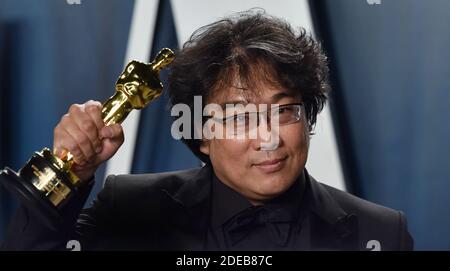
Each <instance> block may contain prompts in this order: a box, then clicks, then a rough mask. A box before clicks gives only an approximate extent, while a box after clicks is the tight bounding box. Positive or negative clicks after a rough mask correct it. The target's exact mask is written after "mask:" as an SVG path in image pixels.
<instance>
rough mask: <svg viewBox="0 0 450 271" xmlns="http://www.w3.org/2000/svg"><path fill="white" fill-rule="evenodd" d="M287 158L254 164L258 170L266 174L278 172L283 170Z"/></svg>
mask: <svg viewBox="0 0 450 271" xmlns="http://www.w3.org/2000/svg"><path fill="white" fill-rule="evenodd" d="M285 160H286V157H284V158H280V159H273V160H266V161H263V162H261V163H258V164H254V166H255V167H256V168H258V169H259V170H261V171H262V172H264V173H273V172H277V171H279V170H280V169H282V168H283V166H284V164H285V163H284V162H285Z"/></svg>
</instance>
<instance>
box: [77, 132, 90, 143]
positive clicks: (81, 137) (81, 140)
mask: <svg viewBox="0 0 450 271" xmlns="http://www.w3.org/2000/svg"><path fill="white" fill-rule="evenodd" d="M77 140H78V143H79V144H80V145H87V144H89V142H90V141H89V138H88V137H87V136H86V135H84V134H80V135H78V136H77Z"/></svg>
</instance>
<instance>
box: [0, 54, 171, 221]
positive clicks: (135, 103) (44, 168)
mask: <svg viewBox="0 0 450 271" xmlns="http://www.w3.org/2000/svg"><path fill="white" fill-rule="evenodd" d="M174 58H175V55H174V53H173V52H172V51H171V50H170V49H168V48H164V49H162V50H161V51H160V52H159V53H158V54H157V56H156V58H155V59H154V60H153V61H152V62H151V63H148V64H147V63H142V62H138V61H131V62H130V63H128V65H127V66H126V67H125V70H124V71H123V72H122V74H121V75H120V77H119V78H118V79H117V82H116V87H115V88H116V92H115V93H114V95H113V96H111V97H110V98H109V99H108V100H107V101H106V102H104V103H103V107H102V118H103V121H104V123H105V125H111V124H115V123H122V122H123V121H124V120H125V118H126V117H127V116H128V114H129V113H130V112H131V111H132V110H133V109H142V108H144V107H145V106H147V105H148V104H149V103H150V102H151V101H153V100H154V99H156V98H157V97H158V96H160V95H161V93H162V91H163V85H162V83H161V80H160V77H159V73H160V71H161V69H163V68H164V67H166V66H167V65H168V64H169V63H171V62H172V60H173V59H174ZM72 164H73V156H72V155H71V154H70V153H68V152H67V153H66V154H65V155H64V157H62V158H60V157H57V156H55V155H53V153H52V151H51V150H50V149H48V148H44V149H42V150H41V151H39V152H35V153H34V154H33V156H32V157H31V158H30V159H29V160H28V162H27V163H26V164H25V166H24V167H22V168H21V169H20V170H19V172H17V173H16V172H14V171H13V170H11V169H10V168H8V167H5V169H3V170H2V171H1V172H0V183H2V184H3V185H4V186H5V187H6V188H7V190H8V191H10V192H12V193H14V194H16V195H17V196H18V198H19V199H20V201H21V203H22V204H23V205H24V206H26V207H27V209H28V210H30V211H31V212H32V213H34V214H35V215H36V217H38V218H40V219H43V222H44V223H46V224H47V225H49V226H51V227H56V226H57V225H58V224H59V223H61V222H62V214H61V211H62V210H63V209H64V207H65V206H66V205H67V203H68V202H69V201H70V199H71V198H73V197H74V196H75V195H76V194H77V192H78V190H79V189H80V188H81V187H82V183H81V181H80V179H79V178H78V177H77V176H76V175H75V174H74V173H73V172H72V171H71V167H72Z"/></svg>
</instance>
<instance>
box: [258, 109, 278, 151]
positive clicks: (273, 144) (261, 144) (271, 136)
mask: <svg viewBox="0 0 450 271" xmlns="http://www.w3.org/2000/svg"><path fill="white" fill-rule="evenodd" d="M258 120H259V125H258V129H257V137H256V139H254V140H253V142H252V143H253V147H254V149H255V150H259V151H271V150H276V149H277V148H279V147H280V143H281V139H280V133H279V127H278V125H273V122H269V123H268V122H267V116H266V117H261V116H260V117H259V119H258Z"/></svg>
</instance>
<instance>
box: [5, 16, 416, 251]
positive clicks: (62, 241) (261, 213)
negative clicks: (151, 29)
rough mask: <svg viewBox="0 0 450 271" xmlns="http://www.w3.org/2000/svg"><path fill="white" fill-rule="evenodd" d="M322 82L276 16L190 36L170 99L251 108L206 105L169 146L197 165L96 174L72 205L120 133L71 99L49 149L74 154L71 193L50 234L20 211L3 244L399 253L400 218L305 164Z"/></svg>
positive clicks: (94, 107) (322, 63) (316, 64)
mask: <svg viewBox="0 0 450 271" xmlns="http://www.w3.org/2000/svg"><path fill="white" fill-rule="evenodd" d="M327 78H328V68H327V62H326V57H325V55H324V54H323V52H322V50H321V48H320V45H319V44H318V43H317V42H315V41H314V40H313V39H312V38H310V37H309V36H308V35H306V34H305V32H304V31H300V33H296V32H295V31H293V30H292V28H291V27H290V25H289V24H288V23H286V22H284V21H282V20H280V19H277V18H273V17H270V16H268V15H265V14H264V13H261V12H253V11H251V12H246V13H240V14H237V15H235V16H233V17H230V18H226V19H223V20H220V21H218V22H216V23H213V24H211V25H208V26H205V27H203V28H201V29H199V30H198V31H196V32H195V33H194V34H193V35H192V37H191V38H190V40H189V41H188V42H187V43H186V44H185V45H184V47H183V49H181V50H180V52H179V53H178V54H177V58H176V59H175V61H174V62H173V64H172V67H171V73H170V76H169V88H168V91H169V94H170V98H171V103H172V104H173V105H176V104H185V105H188V106H189V108H191V109H192V110H191V112H194V111H195V109H194V107H195V102H194V101H195V98H194V97H195V96H200V97H202V99H203V101H206V103H207V104H217V105H219V106H220V107H221V108H227V107H228V105H235V104H241V105H255V106H256V107H255V108H257V111H251V110H242V107H241V108H240V109H239V108H237V109H236V108H234V111H232V112H229V110H225V113H223V112H222V113H221V114H219V113H217V112H215V113H213V112H212V111H208V110H206V111H207V113H209V114H208V116H207V117H205V118H204V119H202V122H201V123H200V124H202V126H199V125H198V123H195V122H194V125H193V126H194V127H191V128H193V129H192V134H191V136H187V137H184V138H183V139H182V140H183V141H184V142H185V143H186V144H187V146H188V147H189V148H190V149H191V150H192V151H193V152H194V153H195V154H196V155H197V156H198V157H199V158H200V159H201V160H202V161H203V162H204V163H205V166H203V167H202V168H200V169H192V170H186V171H178V172H168V173H157V174H145V175H119V176H109V177H108V178H107V180H106V184H105V187H104V189H103V190H102V191H101V192H100V193H99V195H98V197H97V200H96V201H95V202H94V203H93V205H92V207H90V208H88V209H85V210H81V208H82V206H83V205H84V202H85V200H86V198H87V196H88V194H89V192H90V189H91V187H92V183H93V182H94V180H93V177H92V176H93V175H94V172H95V170H96V169H97V167H98V166H99V165H100V164H101V163H103V162H104V161H106V160H107V159H109V158H110V157H111V156H112V155H113V154H114V153H115V152H116V151H117V149H118V148H119V147H120V145H121V144H122V142H123V140H124V139H123V133H122V128H121V126H120V125H113V126H109V127H105V126H104V124H103V122H102V120H101V113H100V112H101V105H100V103H98V102H93V101H90V102H87V103H85V104H83V105H72V106H71V107H70V109H69V112H68V114H66V115H64V116H63V117H62V119H61V121H60V122H59V123H58V125H57V126H56V128H55V130H54V148H55V150H56V153H57V154H59V155H63V152H64V150H68V151H70V152H71V153H72V154H73V155H74V157H75V158H74V159H75V162H76V164H75V165H74V168H73V169H74V171H75V173H76V175H77V176H79V177H80V178H81V179H82V180H84V181H85V185H84V186H83V189H82V190H83V191H82V193H80V196H79V197H78V198H76V199H74V200H73V202H71V204H70V205H69V206H68V207H67V209H66V210H65V212H64V215H65V221H64V225H62V226H61V227H60V228H58V230H51V229H49V228H47V227H45V226H44V225H42V224H40V223H39V220H38V219H35V218H34V217H32V216H31V214H29V213H28V211H27V210H26V209H25V208H23V207H22V208H20V210H19V211H18V212H17V214H16V216H15V218H14V219H13V221H12V223H11V227H10V231H9V234H8V237H7V239H6V241H5V243H4V248H6V249H64V248H65V247H66V243H67V241H68V240H77V241H79V242H80V244H81V249H83V250H88V249H149V250H173V249H176V250H371V249H374V250H379V249H381V250H410V249H412V247H413V241H412V239H411V237H410V235H409V233H408V231H407V226H406V219H405V216H404V215H403V214H402V213H401V212H398V211H394V210H391V209H388V208H385V207H382V206H378V205H375V204H373V203H369V202H367V201H364V200H362V199H359V198H356V197H354V196H352V195H350V194H347V193H345V192H342V191H338V190H336V189H333V188H331V187H329V186H326V185H324V184H321V183H319V182H317V181H316V180H314V179H313V177H311V176H310V175H309V174H308V172H307V171H306V169H305V163H306V160H307V155H308V148H309V140H310V135H311V133H312V129H313V126H314V124H315V121H316V116H317V114H318V113H319V112H320V110H321V109H322V108H323V105H324V103H325V101H326V93H327V91H328V89H329V86H328V81H327ZM262 105H267V106H266V110H260V108H263V107H261V106H262ZM202 109H203V108H202ZM255 120H256V122H255ZM274 123H275V125H273V124H274ZM199 127H201V128H202V127H203V128H204V127H206V128H208V127H209V131H210V132H213V130H214V131H218V130H221V131H223V133H222V135H224V136H223V137H221V136H213V137H211V136H207V134H208V129H199ZM211 127H214V128H213V129H211ZM219 128H220V129H219ZM256 128H257V131H258V133H257V135H256V137H251V136H250V135H251V132H252V131H254V130H255V129H256ZM199 134H200V135H201V137H198V135H199ZM274 139H276V140H274Z"/></svg>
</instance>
